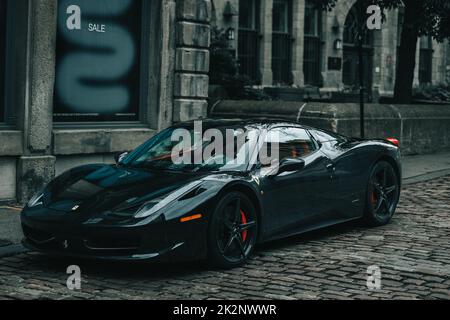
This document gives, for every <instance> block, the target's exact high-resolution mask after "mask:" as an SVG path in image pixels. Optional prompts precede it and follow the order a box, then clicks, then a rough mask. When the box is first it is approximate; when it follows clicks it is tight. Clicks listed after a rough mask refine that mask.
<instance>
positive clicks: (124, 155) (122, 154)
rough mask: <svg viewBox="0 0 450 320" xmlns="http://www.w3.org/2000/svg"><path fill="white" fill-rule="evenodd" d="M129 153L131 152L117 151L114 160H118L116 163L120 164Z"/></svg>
mask: <svg viewBox="0 0 450 320" xmlns="http://www.w3.org/2000/svg"><path fill="white" fill-rule="evenodd" d="M128 154H129V152H121V153H117V154H116V155H115V156H114V160H115V161H116V164H119V163H121V162H122V160H123V159H124V158H125V157H126V156H127V155H128Z"/></svg>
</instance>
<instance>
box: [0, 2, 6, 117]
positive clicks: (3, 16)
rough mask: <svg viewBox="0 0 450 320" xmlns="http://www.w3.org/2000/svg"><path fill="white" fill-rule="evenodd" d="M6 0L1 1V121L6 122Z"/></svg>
mask: <svg viewBox="0 0 450 320" xmlns="http://www.w3.org/2000/svg"><path fill="white" fill-rule="evenodd" d="M6 17H7V14H6V1H0V97H1V99H0V123H1V122H5V113H6V110H5V109H6V108H5V104H6V98H5V83H6V81H5V78H6V72H5V67H6V35H7V31H6V29H7V23H6Z"/></svg>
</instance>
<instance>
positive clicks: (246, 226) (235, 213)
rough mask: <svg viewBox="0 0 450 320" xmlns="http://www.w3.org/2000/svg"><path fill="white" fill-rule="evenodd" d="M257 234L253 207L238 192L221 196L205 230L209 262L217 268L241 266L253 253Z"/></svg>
mask: <svg viewBox="0 0 450 320" xmlns="http://www.w3.org/2000/svg"><path fill="white" fill-rule="evenodd" d="M257 234H258V221H257V215H256V210H255V206H254V205H253V203H252V202H251V201H250V199H248V197H247V196H246V195H244V194H242V193H240V192H231V193H229V194H228V195H226V196H224V197H223V198H222V199H221V200H220V201H219V203H218V204H217V207H216V209H215V211H214V214H213V216H212V220H211V223H210V226H209V230H208V254H209V260H210V261H211V263H213V264H214V265H215V266H217V267H220V268H233V267H237V266H240V265H242V264H243V263H244V262H245V261H246V260H247V259H248V257H249V256H250V255H251V253H252V252H253V249H254V247H255V244H256V239H257Z"/></svg>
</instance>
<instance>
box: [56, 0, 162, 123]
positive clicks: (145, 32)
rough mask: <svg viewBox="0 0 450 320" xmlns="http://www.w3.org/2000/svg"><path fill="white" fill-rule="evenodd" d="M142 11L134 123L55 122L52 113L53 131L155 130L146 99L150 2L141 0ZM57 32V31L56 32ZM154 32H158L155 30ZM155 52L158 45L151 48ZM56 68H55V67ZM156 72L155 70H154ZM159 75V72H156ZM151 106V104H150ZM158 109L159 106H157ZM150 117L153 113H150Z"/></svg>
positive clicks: (148, 81)
mask: <svg viewBox="0 0 450 320" xmlns="http://www.w3.org/2000/svg"><path fill="white" fill-rule="evenodd" d="M141 3H142V10H141V32H140V38H141V42H140V59H139V69H140V71H141V72H140V74H139V99H138V100H139V106H138V111H137V118H138V119H137V120H134V121H101V120H98V121H55V112H53V113H52V117H53V128H54V129H103V128H112V129H114V128H149V127H150V128H152V129H156V128H157V123H158V121H157V119H154V120H152V121H151V123H152V124H149V121H148V117H149V116H150V114H149V113H150V112H149V107H150V106H149V104H150V103H149V102H148V98H149V95H150V92H151V91H154V90H151V89H150V88H149V86H150V75H149V67H150V62H149V59H150V56H152V57H154V55H151V54H150V50H151V49H150V43H151V40H154V39H153V36H151V37H150V35H151V32H150V31H151V26H152V23H153V21H152V20H153V19H154V18H155V15H154V14H153V11H154V9H153V6H152V4H151V1H146V0H141ZM56 32H57V31H56ZM156 32H159V30H157V31H156ZM152 47H154V48H155V49H154V50H157V48H158V47H159V45H155V46H152ZM55 67H56V66H55ZM155 72H156V70H155ZM158 73H159V71H158ZM152 106H153V104H152ZM158 107H159V106H158ZM152 115H154V113H153V112H152Z"/></svg>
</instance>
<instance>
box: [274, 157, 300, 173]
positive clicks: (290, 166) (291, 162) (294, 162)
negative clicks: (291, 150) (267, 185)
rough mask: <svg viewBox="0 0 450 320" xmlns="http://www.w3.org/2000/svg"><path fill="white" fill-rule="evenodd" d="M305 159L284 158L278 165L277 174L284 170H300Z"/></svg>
mask: <svg viewBox="0 0 450 320" xmlns="http://www.w3.org/2000/svg"><path fill="white" fill-rule="evenodd" d="M305 165H306V163H305V160H303V159H284V160H283V161H282V162H281V163H280V167H279V168H278V173H277V175H280V174H282V173H285V172H294V171H300V170H303V168H305Z"/></svg>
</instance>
